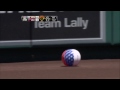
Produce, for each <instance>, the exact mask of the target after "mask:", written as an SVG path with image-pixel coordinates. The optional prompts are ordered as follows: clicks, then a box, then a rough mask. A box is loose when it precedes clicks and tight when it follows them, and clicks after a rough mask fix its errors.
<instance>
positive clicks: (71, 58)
mask: <svg viewBox="0 0 120 90" xmlns="http://www.w3.org/2000/svg"><path fill="white" fill-rule="evenodd" d="M80 60H81V54H80V52H79V51H78V50H76V49H68V50H65V51H64V52H63V53H62V62H63V64H64V65H65V66H77V65H78V64H79V62H80Z"/></svg>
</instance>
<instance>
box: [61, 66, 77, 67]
mask: <svg viewBox="0 0 120 90" xmlns="http://www.w3.org/2000/svg"><path fill="white" fill-rule="evenodd" d="M61 67H79V66H61Z"/></svg>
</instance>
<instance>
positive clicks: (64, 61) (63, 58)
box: [62, 51, 68, 66]
mask: <svg viewBox="0 0 120 90" xmlns="http://www.w3.org/2000/svg"><path fill="white" fill-rule="evenodd" d="M65 53H66V51H64V52H63V54H62V62H63V63H64V64H65V65H66V66H68V64H67V62H66V60H65Z"/></svg>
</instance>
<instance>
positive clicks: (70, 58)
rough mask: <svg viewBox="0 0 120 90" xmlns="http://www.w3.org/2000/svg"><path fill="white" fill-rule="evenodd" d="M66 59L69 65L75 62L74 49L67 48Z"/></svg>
mask: <svg viewBox="0 0 120 90" xmlns="http://www.w3.org/2000/svg"><path fill="white" fill-rule="evenodd" d="M65 61H66V63H67V65H68V66H72V65H73V63H74V55H73V53H72V50H67V51H66V53H65Z"/></svg>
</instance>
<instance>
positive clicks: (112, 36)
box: [106, 11, 120, 44]
mask: <svg viewBox="0 0 120 90" xmlns="http://www.w3.org/2000/svg"><path fill="white" fill-rule="evenodd" d="M106 43H111V44H120V11H107V12H106Z"/></svg>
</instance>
